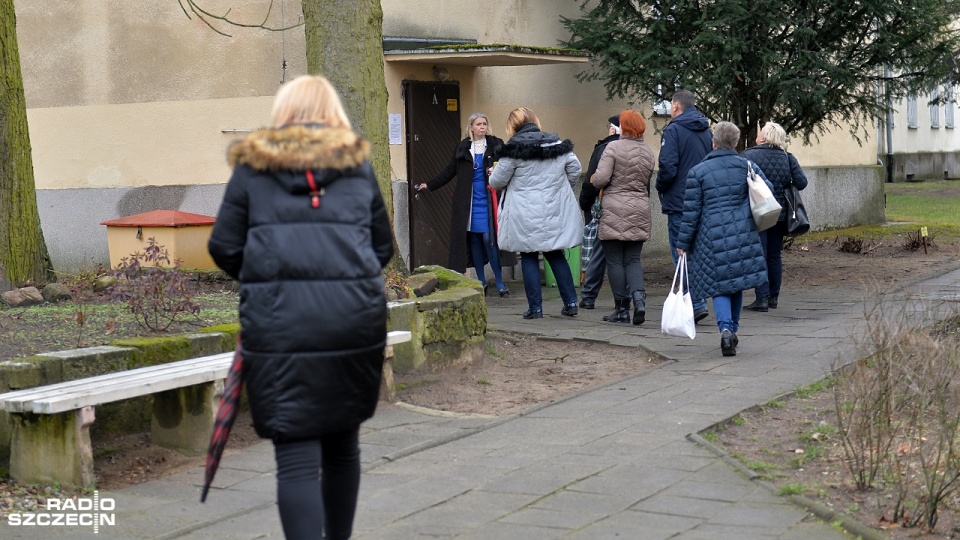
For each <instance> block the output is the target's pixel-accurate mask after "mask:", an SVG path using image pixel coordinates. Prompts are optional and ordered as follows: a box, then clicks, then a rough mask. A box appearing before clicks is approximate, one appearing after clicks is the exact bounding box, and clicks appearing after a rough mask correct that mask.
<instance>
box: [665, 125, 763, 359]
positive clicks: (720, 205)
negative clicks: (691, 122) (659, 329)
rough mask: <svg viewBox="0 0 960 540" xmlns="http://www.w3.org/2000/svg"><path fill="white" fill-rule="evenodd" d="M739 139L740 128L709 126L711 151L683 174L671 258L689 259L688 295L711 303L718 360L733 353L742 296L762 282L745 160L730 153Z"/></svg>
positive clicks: (758, 237) (733, 126)
mask: <svg viewBox="0 0 960 540" xmlns="http://www.w3.org/2000/svg"><path fill="white" fill-rule="evenodd" d="M739 139H740V129H739V128H738V127H737V126H735V125H734V124H731V123H730V122H720V123H718V124H717V125H716V127H714V130H713V151H712V152H710V153H709V154H707V156H706V157H705V158H704V159H703V161H702V162H700V164H698V165H696V166H694V167H693V168H692V169H690V172H689V173H687V189H686V192H685V193H684V199H683V219H682V220H681V223H680V234H679V235H678V237H677V253H678V254H680V255H683V254H684V253H687V254H688V255H689V256H688V257H687V259H688V265H689V268H690V295H691V296H692V297H694V298H707V297H711V298H713V310H714V313H715V314H716V317H717V326H718V327H719V329H720V350H721V352H722V353H723V355H724V356H734V355H736V354H737V344H738V343H739V341H740V340H739V338H737V331H738V330H739V329H740V311H741V309H742V308H743V291H745V290H747V289H752V288H754V287H759V286H761V285H765V284H766V283H767V267H766V263H765V262H764V259H763V248H762V247H761V246H760V234H759V233H758V232H757V226H756V225H755V224H754V222H753V217H752V215H751V214H750V202H749V197H748V195H747V160H745V159H743V158H742V157H740V156H738V155H737V151H736V150H735V148H736V146H737V141H738V140H739ZM757 172H758V173H759V174H760V176H761V177H762V176H763V173H762V172H761V171H757ZM763 180H764V182H766V183H767V184H768V185H769V184H770V181H769V180H767V179H766V178H764V179H763Z"/></svg>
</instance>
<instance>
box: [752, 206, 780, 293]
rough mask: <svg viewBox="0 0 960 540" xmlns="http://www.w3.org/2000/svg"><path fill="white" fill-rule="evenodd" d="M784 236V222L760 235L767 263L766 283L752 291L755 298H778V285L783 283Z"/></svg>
mask: <svg viewBox="0 0 960 540" xmlns="http://www.w3.org/2000/svg"><path fill="white" fill-rule="evenodd" d="M786 235H787V222H786V221H778V222H777V224H776V225H774V226H773V227H770V228H769V229H767V230H765V231H762V232H761V233H760V245H761V246H763V259H764V260H765V261H766V262H767V280H768V283H767V284H766V285H762V286H760V287H757V288H756V289H754V290H753V291H754V292H755V293H756V294H757V298H763V297H764V296H780V284H781V283H783V237H784V236H786Z"/></svg>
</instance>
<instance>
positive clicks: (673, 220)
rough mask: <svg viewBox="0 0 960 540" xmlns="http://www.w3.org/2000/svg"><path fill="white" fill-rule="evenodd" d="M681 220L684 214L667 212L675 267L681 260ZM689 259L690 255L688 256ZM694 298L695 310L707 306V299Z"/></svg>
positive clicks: (668, 237) (668, 234)
mask: <svg viewBox="0 0 960 540" xmlns="http://www.w3.org/2000/svg"><path fill="white" fill-rule="evenodd" d="M681 221H683V214H667V239H668V240H669V241H670V255H672V256H673V266H674V268H676V266H677V261H679V260H680V255H678V254H677V237H679V236H680V222H681ZM691 247H692V246H691ZM687 259H688V260H689V259H690V257H687ZM692 300H693V309H694V311H696V310H698V309H706V308H707V301H706V300H704V299H702V298H692ZM714 308H716V306H714Z"/></svg>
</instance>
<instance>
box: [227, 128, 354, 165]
mask: <svg viewBox="0 0 960 540" xmlns="http://www.w3.org/2000/svg"><path fill="white" fill-rule="evenodd" d="M369 159H370V143H369V142H368V141H367V140H366V139H364V138H363V137H360V136H359V135H357V134H356V133H354V132H353V131H351V130H349V129H344V128H328V127H324V126H322V125H319V124H295V125H290V126H284V127H281V128H268V129H261V130H259V131H256V132H254V133H251V134H250V135H247V136H246V137H244V138H243V139H241V140H239V141H237V142H235V143H233V144H232V145H231V146H230V148H229V149H228V150H227V162H228V163H229V164H230V166H231V167H236V166H237V165H246V166H248V167H250V168H253V169H256V170H258V171H278V170H290V171H305V170H307V169H336V170H344V169H353V168H356V167H358V166H360V165H362V164H363V163H364V162H366V161H368V160H369Z"/></svg>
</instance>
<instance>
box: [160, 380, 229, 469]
mask: <svg viewBox="0 0 960 540" xmlns="http://www.w3.org/2000/svg"><path fill="white" fill-rule="evenodd" d="M216 394H217V392H216V384H215V383H214V382H209V383H204V384H197V385H194V386H187V387H184V388H179V389H176V390H168V391H166V392H160V393H158V394H156V395H154V397H153V418H152V420H151V430H152V437H153V444H156V445H158V446H163V447H164V448H171V449H173V450H177V451H179V452H182V453H184V454H187V455H203V454H205V453H206V452H207V447H208V446H209V445H210V435H211V434H212V433H213V420H214V417H215V416H216V414H217V405H218V401H217V396H216Z"/></svg>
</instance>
